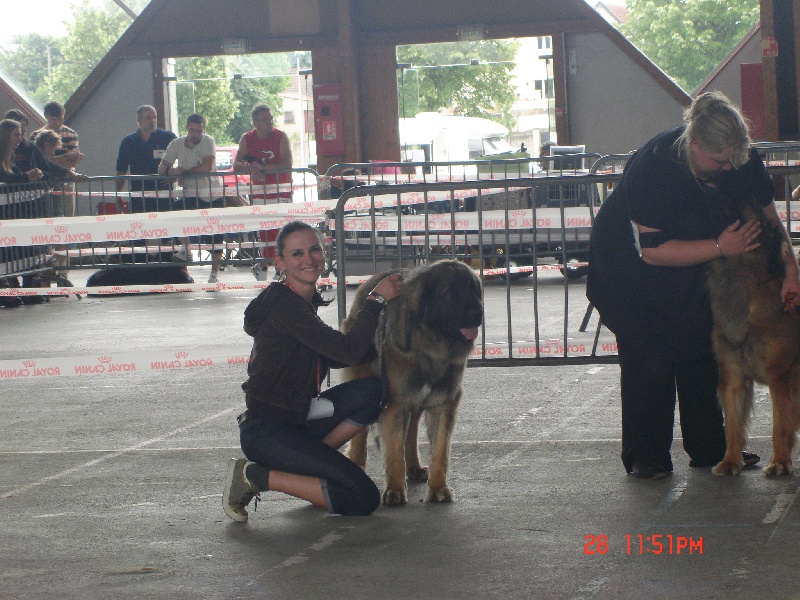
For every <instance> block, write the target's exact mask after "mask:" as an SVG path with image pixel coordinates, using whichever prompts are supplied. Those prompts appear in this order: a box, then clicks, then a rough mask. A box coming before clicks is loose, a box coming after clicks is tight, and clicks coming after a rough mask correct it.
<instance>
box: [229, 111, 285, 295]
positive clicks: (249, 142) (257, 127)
mask: <svg viewBox="0 0 800 600" xmlns="http://www.w3.org/2000/svg"><path fill="white" fill-rule="evenodd" d="M250 116H251V117H252V119H253V127H254V129H252V130H250V131H248V132H246V133H245V134H244V135H242V137H241V138H240V139H239V150H238V151H237V153H236V161H235V162H234V165H233V167H234V170H235V171H236V172H237V173H249V174H250V182H251V183H250V184H251V187H252V189H253V190H254V191H255V190H256V189H257V188H258V187H261V188H262V190H263V193H259V194H254V195H252V196H251V197H250V199H251V201H253V200H260V199H263V200H264V203H265V204H274V203H277V202H291V201H292V174H291V172H290V171H289V169H291V168H292V147H291V145H290V144H289V138H288V137H287V135H286V133H285V132H283V131H281V130H280V129H275V127H274V118H273V116H272V111H271V110H270V108H269V106H267V105H266V104H256V105H255V106H254V107H253V110H252V111H251V113H250ZM279 171H284V172H283V173H281V172H279ZM270 189H272V190H275V191H274V192H271V191H269V190H270ZM277 237H278V230H277V229H270V230H267V231H262V232H261V241H262V242H266V243H267V244H268V245H267V247H266V248H265V249H264V252H263V253H262V257H263V258H264V260H262V261H261V263H259V264H256V265H253V275H255V278H256V279H257V280H259V281H264V280H265V279H266V278H267V269H268V268H269V267H270V266H271V265H274V264H275V248H274V246H270V245H269V244H273V243H274V242H275V240H276V239H277Z"/></svg>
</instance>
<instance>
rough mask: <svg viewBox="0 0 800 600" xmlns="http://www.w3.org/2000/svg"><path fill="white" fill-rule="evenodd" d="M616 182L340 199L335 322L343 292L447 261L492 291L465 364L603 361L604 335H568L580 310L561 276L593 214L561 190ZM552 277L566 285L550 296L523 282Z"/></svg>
mask: <svg viewBox="0 0 800 600" xmlns="http://www.w3.org/2000/svg"><path fill="white" fill-rule="evenodd" d="M618 177H619V175H588V174H586V175H574V176H566V175H563V176H559V177H552V176H546V175H543V176H536V177H528V178H519V179H516V178H510V179H495V180H473V181H458V182H431V183H424V184H413V183H412V184H397V185H372V186H359V187H354V188H351V189H349V190H347V191H345V192H344V193H343V194H342V196H341V197H340V198H339V202H338V204H337V207H336V211H335V214H334V218H335V237H334V248H333V253H332V255H331V256H333V257H334V263H333V268H334V271H335V275H336V281H337V284H338V285H337V299H338V310H339V318H340V319H344V318H345V316H346V312H347V295H348V288H347V286H348V285H352V284H355V283H358V282H359V281H362V280H364V279H365V278H367V277H368V276H370V275H371V274H373V273H375V272H379V271H383V270H387V269H390V268H407V267H413V266H415V265H417V264H427V263H430V262H432V261H436V260H441V259H443V258H452V259H456V260H460V261H462V262H465V263H467V264H469V265H470V266H471V267H472V268H473V269H474V270H475V271H476V272H477V273H478V275H479V276H480V277H481V278H482V279H483V280H484V282H486V283H490V282H497V283H499V284H500V286H501V287H500V289H499V291H498V286H497V285H495V284H494V283H492V284H491V285H487V286H485V288H484V294H485V296H487V312H486V314H487V319H486V321H485V323H484V327H483V330H482V335H481V336H480V337H479V340H478V341H479V343H478V344H477V345H476V349H475V354H474V356H473V358H474V359H475V361H476V362H477V364H482V365H487V364H503V365H511V364H553V363H554V361H559V362H562V363H564V364H566V363H578V362H587V363H590V362H592V363H596V362H605V361H613V360H614V354H615V352H616V346H615V344H614V339H613V336H612V335H611V334H607V335H606V337H607V339H606V340H604V341H603V342H602V343H600V344H598V343H597V341H596V339H595V337H594V336H593V334H586V333H584V332H580V331H579V330H578V324H579V323H580V322H581V320H582V317H583V314H584V311H585V307H586V301H585V297H584V292H583V286H582V285H576V283H577V282H576V281H575V280H576V279H577V277H572V276H570V275H569V271H567V270H565V266H566V265H567V264H569V263H570V261H571V260H573V259H576V258H580V259H585V257H586V253H587V252H588V243H589V233H590V230H591V225H592V222H593V218H594V213H595V211H596V210H597V208H598V206H599V205H598V204H597V203H596V201H595V198H596V196H595V195H593V194H589V193H587V194H586V195H585V196H583V198H582V201H581V202H577V201H576V202H571V201H567V199H569V198H572V196H571V195H570V192H569V190H570V188H575V187H578V188H582V189H586V190H591V189H593V188H594V187H595V186H597V185H605V184H608V183H610V182H613V181H616V180H617V179H618ZM553 188H555V190H554V189H553ZM539 189H543V190H545V193H544V198H545V199H544V200H542V195H541V194H537V190H539ZM553 270H559V271H561V272H562V273H565V274H566V275H567V276H566V277H563V278H561V283H560V284H559V285H558V290H561V291H560V292H558V291H555V289H554V287H553V285H552V280H551V281H550V282H549V283H547V284H545V285H543V284H542V283H541V282H540V281H539V278H538V277H533V278H532V279H530V280H528V279H526V278H528V277H530V276H531V275H533V274H534V273H540V272H543V271H553ZM490 290H491V291H490ZM487 294H490V295H491V297H492V298H491V300H489V298H488V295H487ZM498 294H500V295H502V296H503V297H502V298H501V297H498ZM554 303H556V304H557V305H555V304H554ZM489 304H491V306H492V308H491V309H490V308H489ZM501 307H503V308H501ZM576 307H577V309H576ZM556 312H558V313H559V314H556ZM503 313H504V314H503ZM490 315H491V318H490Z"/></svg>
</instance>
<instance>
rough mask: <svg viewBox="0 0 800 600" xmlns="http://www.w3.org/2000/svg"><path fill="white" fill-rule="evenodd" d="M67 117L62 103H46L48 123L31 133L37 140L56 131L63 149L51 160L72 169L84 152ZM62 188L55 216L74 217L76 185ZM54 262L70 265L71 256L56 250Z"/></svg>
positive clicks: (56, 195) (55, 203)
mask: <svg viewBox="0 0 800 600" xmlns="http://www.w3.org/2000/svg"><path fill="white" fill-rule="evenodd" d="M65 117H66V111H65V110H64V106H63V105H62V104H61V103H59V102H56V101H54V100H53V101H51V102H48V103H47V104H45V105H44V118H45V119H47V125H45V126H44V127H42V128H41V129H37V130H36V131H34V132H33V133H32V134H31V141H32V142H36V136H38V135H39V134H40V133H42V132H43V131H47V130H50V131H55V132H56V133H57V134H58V137H60V138H61V149H60V150H59V151H58V153H57V154H55V155H54V156H53V157H51V159H50V162H51V163H53V164H55V165H58V166H59V167H62V168H64V169H67V170H68V171H72V170H74V169H75V166H76V165H77V164H78V163H79V162H80V161H82V160H83V154H82V153H81V151H80V148H78V134H77V133H76V132H75V130H73V129H70V128H69V127H67V126H66V125H64V118H65ZM60 188H61V189H60V190H59V192H58V193H57V194H55V195H54V197H53V216H55V217H72V216H74V215H75V186H74V185H73V184H64V185H62V186H60ZM55 249H56V250H61V251H65V250H67V247H66V246H63V245H59V246H56V247H55ZM53 263H54V264H55V265H56V266H67V265H69V256H68V255H67V254H66V253H64V254H61V253H59V252H55V253H54V254H53ZM59 274H60V275H62V276H64V277H66V276H67V272H66V271H64V270H62V271H60V272H59Z"/></svg>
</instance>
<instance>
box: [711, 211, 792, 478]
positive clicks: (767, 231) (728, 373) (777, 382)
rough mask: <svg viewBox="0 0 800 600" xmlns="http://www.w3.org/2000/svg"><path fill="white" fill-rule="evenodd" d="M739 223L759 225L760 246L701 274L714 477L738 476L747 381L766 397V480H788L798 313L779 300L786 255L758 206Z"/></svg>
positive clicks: (749, 400)
mask: <svg viewBox="0 0 800 600" xmlns="http://www.w3.org/2000/svg"><path fill="white" fill-rule="evenodd" d="M741 210H742V212H741V214H742V217H743V218H750V217H753V216H754V217H756V218H758V219H760V221H761V227H762V234H761V237H760V240H759V241H760V242H761V246H760V247H759V248H757V249H756V250H754V251H752V252H749V253H747V254H740V255H738V256H731V257H723V258H719V259H717V260H715V261H714V262H713V263H712V264H711V266H710V269H709V277H708V283H709V290H710V293H711V306H712V310H713V312H714V332H713V341H714V352H715V353H716V356H717V362H718V363H719V371H720V381H719V399H720V403H721V404H722V410H723V412H724V414H725V437H726V442H727V451H726V453H725V457H724V458H723V459H722V462H720V463H719V464H718V465H717V466H715V467H714V468H713V469H712V472H713V473H714V474H715V475H721V476H722V475H729V474H730V475H738V474H739V472H740V471H741V470H742V466H743V464H742V449H743V448H744V445H745V442H746V440H747V428H748V425H749V422H750V415H751V414H752V411H753V382H754V381H757V382H759V383H765V384H766V385H767V386H769V393H770V396H771V398H772V445H773V452H772V459H771V460H770V461H769V464H768V465H767V466H766V467H765V468H764V473H765V474H766V475H789V474H791V473H792V472H793V471H794V467H793V466H792V449H793V447H794V441H795V433H796V432H797V430H798V427H800V315H798V314H797V313H796V312H795V311H794V310H790V311H787V310H785V309H784V305H783V303H782V301H781V282H782V280H783V276H784V272H785V267H784V262H783V257H784V256H786V253H790V252H792V249H791V248H790V247H789V245H788V243H786V242H784V241H783V238H782V235H781V232H780V230H779V229H778V228H775V227H773V226H772V225H771V224H769V222H768V221H767V219H766V217H765V215H764V211H763V210H762V209H761V207H760V206H745V207H743V208H742V209H741Z"/></svg>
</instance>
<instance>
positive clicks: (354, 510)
mask: <svg viewBox="0 0 800 600" xmlns="http://www.w3.org/2000/svg"><path fill="white" fill-rule="evenodd" d="M322 396H324V397H325V398H327V399H328V400H330V401H331V402H333V405H334V413H333V416H332V417H327V418H324V419H316V420H314V421H307V422H306V423H305V425H290V424H288V423H284V422H282V421H278V420H276V419H270V418H268V417H256V418H254V419H248V420H247V421H245V422H244V423H242V424H241V425H240V426H239V431H240V440H241V443H242V451H243V452H244V455H245V456H246V457H247V459H248V460H251V461H253V462H255V463H258V466H259V467H261V468H263V469H267V470H269V469H275V470H277V471H284V472H286V473H296V474H298V475H309V476H311V477H319V478H320V479H321V480H322V493H323V495H324V496H325V500H326V503H327V505H328V511H329V512H330V513H332V514H340V515H345V516H364V515H368V514H370V513H372V512H373V511H374V510H375V509H376V508H378V506H379V505H380V502H381V493H380V491H379V490H378V487H377V486H376V485H375V483H374V482H373V481H372V480H371V479H370V478H369V476H368V475H367V474H366V473H364V471H362V470H361V467H358V466H357V465H356V464H355V463H354V462H352V461H351V460H350V459H349V458H347V457H346V456H345V455H344V454H342V453H341V452H339V451H338V450H336V449H335V448H331V447H330V446H328V445H327V444H324V443H323V442H322V439H323V438H324V437H325V436H326V435H328V433H329V432H330V431H331V430H333V429H334V428H335V427H336V426H338V425H339V423H341V422H342V421H348V422H350V423H352V424H353V425H357V426H366V425H369V424H371V423H374V422H375V421H377V420H378V416H379V415H380V412H381V400H382V390H381V381H380V379H378V378H377V377H367V378H365V379H355V380H353V381H348V382H345V383H340V384H339V385H337V386H334V387H332V388H328V389H326V390H323V391H322Z"/></svg>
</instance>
